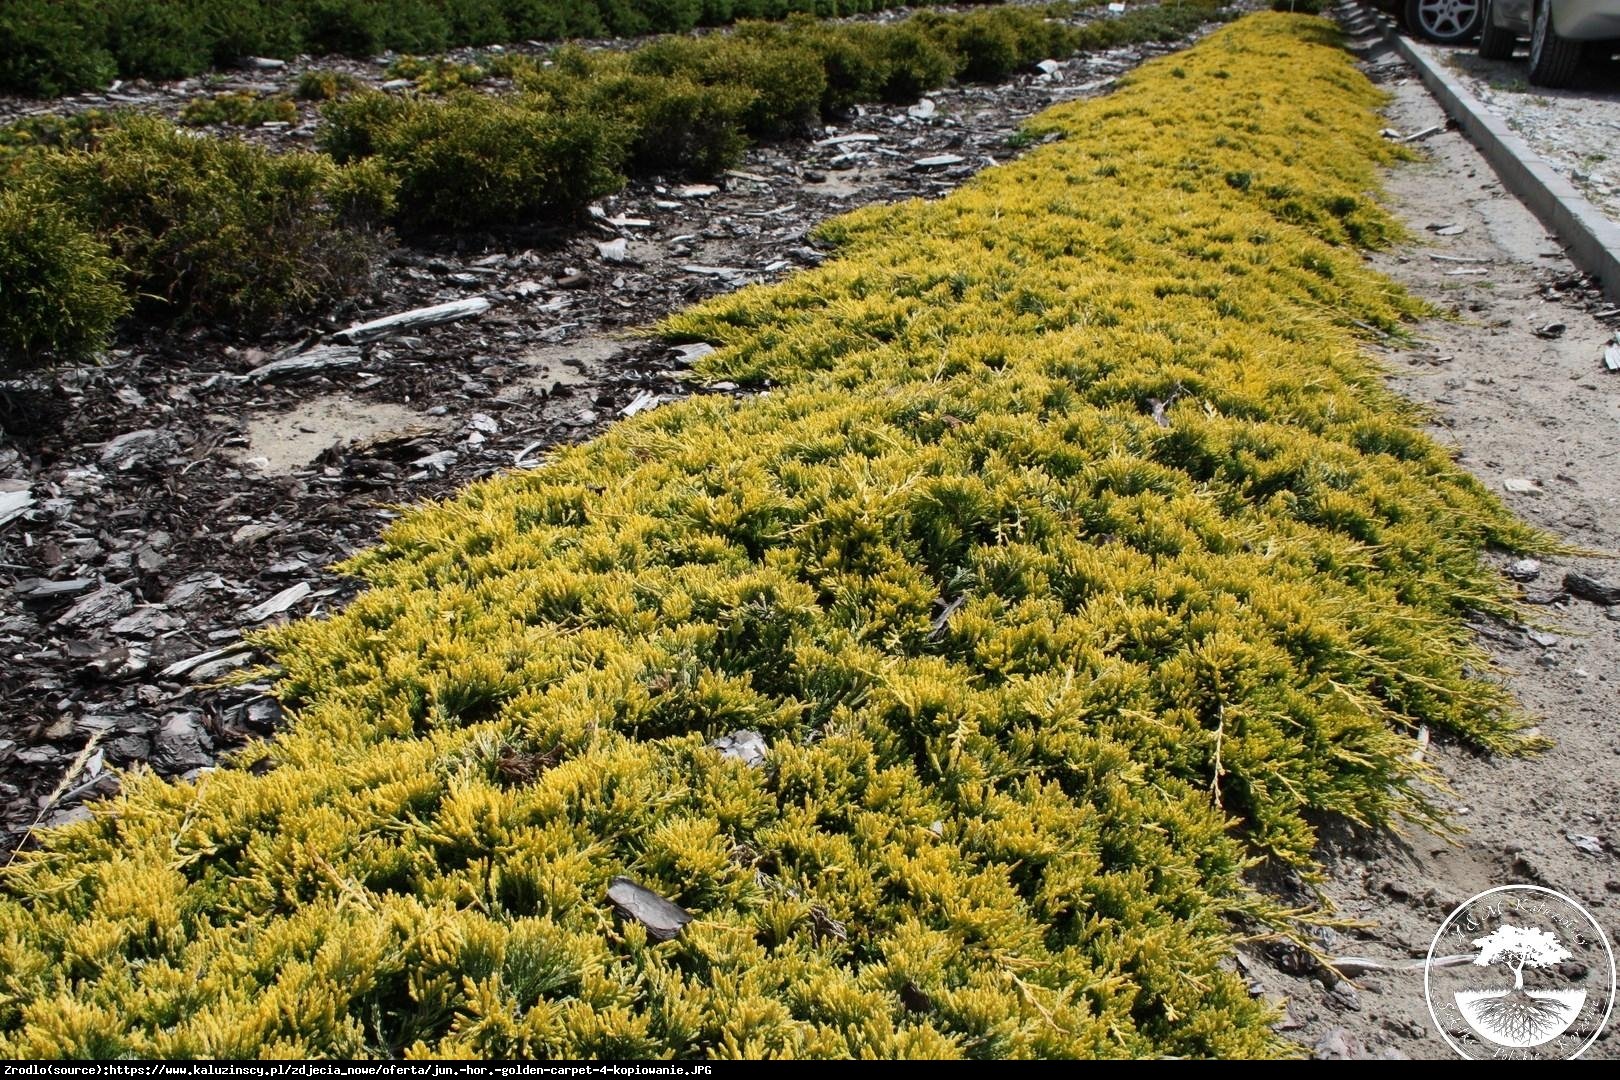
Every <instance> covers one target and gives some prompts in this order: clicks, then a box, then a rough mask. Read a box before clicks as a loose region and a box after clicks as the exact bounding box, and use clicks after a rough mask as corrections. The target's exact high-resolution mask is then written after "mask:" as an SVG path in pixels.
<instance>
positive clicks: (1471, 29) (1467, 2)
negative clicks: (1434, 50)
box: [1401, 0, 1485, 45]
mask: <svg viewBox="0 0 1620 1080" xmlns="http://www.w3.org/2000/svg"><path fill="white" fill-rule="evenodd" d="M1484 8H1485V3H1484V0H1404V2H1403V3H1402V5H1401V10H1402V11H1403V12H1404V14H1405V15H1406V27H1407V29H1408V30H1410V31H1411V32H1412V33H1414V34H1417V35H1418V36H1419V37H1423V38H1427V39H1428V40H1430V41H1437V42H1439V43H1440V44H1442V45H1462V44H1466V43H1467V42H1470V41H1472V40H1474V35H1475V34H1477V33H1479V23H1480V15H1481V14H1482V13H1483V11H1484Z"/></svg>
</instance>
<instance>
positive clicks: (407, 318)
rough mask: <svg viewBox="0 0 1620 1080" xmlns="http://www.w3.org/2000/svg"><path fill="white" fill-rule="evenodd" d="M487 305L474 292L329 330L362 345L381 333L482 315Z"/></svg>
mask: <svg viewBox="0 0 1620 1080" xmlns="http://www.w3.org/2000/svg"><path fill="white" fill-rule="evenodd" d="M489 309H490V303H489V301H488V300H486V299H484V298H483V297H482V296H474V297H471V298H470V299H467V300H454V301H451V302H450V303H448V304H435V305H433V306H432V307H425V308H416V309H414V310H412V311H403V312H400V313H399V314H398V315H390V316H388V317H387V318H384V319H373V320H372V321H371V322H365V323H357V324H356V325H354V326H351V327H349V328H348V329H347V330H339V331H338V332H337V333H335V334H333V335H332V340H333V341H336V342H340V343H342V344H344V345H365V344H367V343H368V342H372V341H381V340H382V339H383V338H385V337H392V336H393V335H394V334H400V333H404V332H405V331H406V330H420V329H422V328H424V327H428V326H438V325H440V324H442V323H448V322H456V321H457V320H459V319H468V318H471V317H473V316H474V315H482V314H483V313H484V312H486V311H488V310H489Z"/></svg>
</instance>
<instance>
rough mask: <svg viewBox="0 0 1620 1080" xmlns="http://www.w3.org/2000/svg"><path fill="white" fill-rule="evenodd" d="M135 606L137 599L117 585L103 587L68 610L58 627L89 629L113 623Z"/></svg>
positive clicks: (58, 622)
mask: <svg viewBox="0 0 1620 1080" xmlns="http://www.w3.org/2000/svg"><path fill="white" fill-rule="evenodd" d="M134 606H135V598H134V597H133V596H130V595H129V593H127V592H125V591H124V590H123V589H120V588H119V587H118V586H116V585H103V586H102V587H101V588H99V589H97V590H96V591H95V592H93V593H91V594H90V595H89V596H86V597H85V598H84V599H82V600H80V601H79V602H78V603H76V604H74V605H73V606H72V607H70V608H68V610H67V612H66V613H65V614H63V616H62V617H61V618H60V619H57V620H56V625H58V626H62V627H67V628H70V629H79V630H83V629H87V628H89V627H92V626H100V625H102V624H103V623H109V622H112V621H113V620H114V619H116V618H118V617H119V616H121V615H125V614H127V613H128V612H129V610H130V609H131V608H133V607H134Z"/></svg>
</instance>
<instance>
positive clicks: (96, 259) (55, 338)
mask: <svg viewBox="0 0 1620 1080" xmlns="http://www.w3.org/2000/svg"><path fill="white" fill-rule="evenodd" d="M119 278H120V268H119V266H118V264H117V262H115V261H114V260H113V258H112V255H111V254H110V253H109V251H108V250H107V245H106V244H105V243H103V242H102V241H100V240H98V239H97V238H96V237H95V236H94V234H92V233H91V232H90V231H89V230H88V229H86V228H84V227H83V226H82V225H79V224H78V223H76V222H74V221H72V220H70V219H69V218H68V216H67V215H66V214H64V213H63V211H62V209H61V208H60V207H59V206H57V205H56V202H55V200H54V199H53V198H52V197H51V195H50V194H49V193H48V192H45V191H43V190H41V189H40V188H39V187H37V186H35V185H31V184H29V185H19V186H16V187H13V188H11V189H8V190H4V191H0V281H3V282H5V287H4V288H0V374H8V373H10V372H12V371H16V370H19V369H21V368H25V367H31V366H34V365H37V364H41V363H44V362H46V361H48V360H83V359H88V358H89V357H91V356H93V355H94V354H95V353H96V351H97V350H99V349H101V348H102V347H103V346H105V345H106V343H107V340H108V338H109V337H110V336H111V335H112V329H113V326H114V324H115V323H117V321H118V320H119V319H120V318H121V317H122V316H123V315H124V313H125V312H126V311H128V310H129V300H128V298H127V297H126V296H125V295H124V292H123V290H122V289H121V288H120V286H119Z"/></svg>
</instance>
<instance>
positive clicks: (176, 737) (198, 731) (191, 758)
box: [152, 712, 214, 776]
mask: <svg viewBox="0 0 1620 1080" xmlns="http://www.w3.org/2000/svg"><path fill="white" fill-rule="evenodd" d="M213 749H214V742H213V740H212V739H210V738H209V737H208V733H207V732H206V731H204V730H203V725H202V714H201V713H196V712H174V713H170V714H169V715H167V716H165V717H164V718H163V724H162V726H160V727H159V728H158V732H157V738H156V739H154V740H153V745H152V768H154V769H156V770H157V771H158V772H160V773H163V774H165V775H171V776H172V775H174V774H177V773H184V772H186V771H188V770H190V769H197V768H201V767H203V766H205V765H211V764H213V761H214V755H213Z"/></svg>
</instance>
